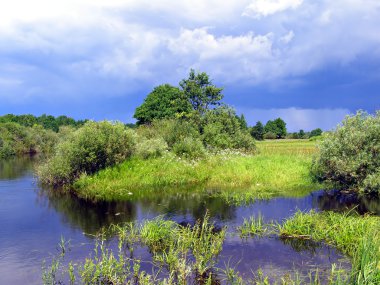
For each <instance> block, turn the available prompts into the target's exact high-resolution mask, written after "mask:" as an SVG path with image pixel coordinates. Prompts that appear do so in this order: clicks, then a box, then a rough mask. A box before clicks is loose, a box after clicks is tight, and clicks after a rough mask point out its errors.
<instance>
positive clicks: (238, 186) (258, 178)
mask: <svg viewBox="0 0 380 285" xmlns="http://www.w3.org/2000/svg"><path fill="white" fill-rule="evenodd" d="M258 150H259V153H258V154H257V155H254V156H253V155H245V154H242V153H231V152H229V151H224V152H220V153H217V154H213V155H207V156H206V157H205V158H203V159H201V160H196V161H189V160H186V159H180V158H178V157H176V156H174V154H172V153H171V152H168V153H167V154H166V155H164V156H162V157H158V158H154V159H153V158H152V159H148V160H145V161H143V160H141V159H131V160H128V161H125V162H123V163H122V164H121V165H118V166H114V167H109V168H106V169H104V170H101V171H99V172H98V173H96V174H95V175H92V176H88V175H83V176H82V177H81V178H80V179H79V180H78V181H77V182H76V183H75V184H74V190H75V191H76V193H77V194H78V195H79V196H82V197H86V198H90V199H101V200H123V199H131V198H133V197H135V196H138V195H142V194H144V193H145V192H147V193H156V192H155V191H157V190H156V189H160V190H159V191H163V190H162V189H165V190H164V191H170V189H171V188H174V189H173V190H174V192H176V191H175V189H178V188H179V187H182V186H183V188H190V187H199V188H200V189H199V190H200V191H202V190H203V189H218V190H217V191H213V192H211V191H210V195H211V193H213V195H217V196H222V197H223V198H224V199H226V200H227V201H228V202H231V203H234V204H235V203H243V202H244V203H245V202H249V201H252V200H255V199H257V198H269V197H272V196H282V195H284V196H301V195H305V194H306V193H309V192H310V191H312V190H317V189H320V188H321V185H320V184H316V183H313V182H312V180H311V177H310V174H309V169H310V164H311V154H312V153H315V151H316V147H315V146H314V144H313V143H311V142H308V141H304V140H302V141H286V140H281V141H264V142H260V143H259V144H258ZM166 189H168V190H166ZM150 190H151V192H148V191H150ZM131 193H132V194H133V195H131Z"/></svg>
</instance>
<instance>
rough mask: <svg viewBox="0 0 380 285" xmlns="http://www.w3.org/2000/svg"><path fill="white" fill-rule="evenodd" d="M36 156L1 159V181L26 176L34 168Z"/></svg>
mask: <svg viewBox="0 0 380 285" xmlns="http://www.w3.org/2000/svg"><path fill="white" fill-rule="evenodd" d="M35 160H36V159H35V157H34V156H29V155H25V156H20V157H11V158H9V159H0V180H14V179H17V178H20V177H22V176H24V175H25V174H26V173H27V172H28V171H30V170H31V169H32V168H33V162H35Z"/></svg>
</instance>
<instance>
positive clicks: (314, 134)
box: [309, 128, 323, 138]
mask: <svg viewBox="0 0 380 285" xmlns="http://www.w3.org/2000/svg"><path fill="white" fill-rule="evenodd" d="M322 133H323V132H322V130H321V129H320V128H317V129H314V130H312V131H311V132H310V135H309V137H310V138H312V137H317V136H320V135H322Z"/></svg>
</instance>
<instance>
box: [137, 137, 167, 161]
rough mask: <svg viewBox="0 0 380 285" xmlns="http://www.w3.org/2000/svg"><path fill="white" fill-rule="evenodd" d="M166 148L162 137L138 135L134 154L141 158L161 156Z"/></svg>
mask: <svg viewBox="0 0 380 285" xmlns="http://www.w3.org/2000/svg"><path fill="white" fill-rule="evenodd" d="M167 150H168V144H167V143H166V142H165V141H164V139H163V138H161V137H158V138H151V139H147V138H145V137H140V138H139V140H138V142H137V144H136V156H137V157H140V158H142V159H147V158H151V157H159V156H162V155H163V154H164V153H165V151H167Z"/></svg>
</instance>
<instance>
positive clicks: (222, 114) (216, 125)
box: [201, 106, 255, 151]
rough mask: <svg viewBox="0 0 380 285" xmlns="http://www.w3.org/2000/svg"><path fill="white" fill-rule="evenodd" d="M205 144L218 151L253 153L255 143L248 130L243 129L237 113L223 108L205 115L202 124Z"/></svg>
mask: <svg viewBox="0 0 380 285" xmlns="http://www.w3.org/2000/svg"><path fill="white" fill-rule="evenodd" d="M201 128H202V129H201V133H202V138H203V141H204V143H205V144H206V145H207V146H209V147H212V148H216V149H241V150H246V151H253V150H254V149H255V143H254V140H253V139H252V137H251V136H250V135H249V133H248V131H247V129H242V128H241V121H240V120H239V119H238V117H237V116H236V114H235V111H234V110H233V109H231V108H229V107H226V106H222V107H219V108H215V109H213V110H209V111H207V112H206V113H205V115H204V117H203V118H202V123H201Z"/></svg>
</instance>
